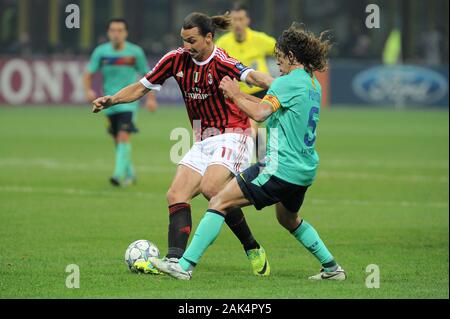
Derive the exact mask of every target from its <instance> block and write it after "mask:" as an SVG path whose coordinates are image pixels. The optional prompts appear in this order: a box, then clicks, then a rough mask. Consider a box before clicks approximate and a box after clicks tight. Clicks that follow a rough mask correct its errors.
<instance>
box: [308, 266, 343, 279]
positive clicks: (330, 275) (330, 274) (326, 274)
mask: <svg viewBox="0 0 450 319" xmlns="http://www.w3.org/2000/svg"><path fill="white" fill-rule="evenodd" d="M309 279H311V280H338V281H342V280H345V279H347V274H346V273H345V270H344V269H342V267H341V266H338V268H337V269H336V270H335V271H324V269H323V268H322V269H320V273H318V274H317V275H314V276H311V277H309Z"/></svg>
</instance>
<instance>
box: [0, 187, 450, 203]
mask: <svg viewBox="0 0 450 319" xmlns="http://www.w3.org/2000/svg"><path fill="white" fill-rule="evenodd" d="M0 192H4V193H8V192H11V193H45V194H55V195H56V194H63V195H75V196H111V197H118V196H121V197H131V196H134V197H151V198H164V197H165V193H163V192H160V193H154V192H150V191H149V192H134V191H130V192H120V191H119V190H118V191H117V192H110V191H99V190H86V189H76V188H54V187H30V186H24V187H23V186H0ZM309 200H310V201H311V203H312V204H313V205H331V204H332V205H336V206H400V207H431V208H447V207H448V206H449V203H448V202H430V203H426V202H414V201H370V200H353V199H336V200H335V199H324V198H311V199H309Z"/></svg>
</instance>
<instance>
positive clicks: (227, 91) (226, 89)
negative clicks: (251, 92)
mask: <svg viewBox="0 0 450 319" xmlns="http://www.w3.org/2000/svg"><path fill="white" fill-rule="evenodd" d="M219 88H220V89H221V90H222V91H223V93H224V95H225V96H226V97H227V98H229V99H231V100H232V101H233V102H234V103H235V104H236V105H237V106H238V107H239V108H240V109H241V110H242V111H243V112H244V113H246V114H247V115H248V116H249V117H250V118H251V119H253V120H255V121H256V122H264V121H265V120H266V119H267V118H268V117H269V116H270V115H271V114H272V112H273V111H272V107H271V106H270V105H269V104H267V103H264V102H263V100H260V99H257V100H255V98H254V97H253V98H249V97H248V95H247V94H245V93H242V92H241V91H240V89H239V83H238V81H237V80H236V79H234V80H232V79H231V78H230V77H228V76H226V77H224V78H223V79H222V81H221V82H220V86H219Z"/></svg>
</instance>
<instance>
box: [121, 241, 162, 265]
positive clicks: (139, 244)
mask: <svg viewBox="0 0 450 319" xmlns="http://www.w3.org/2000/svg"><path fill="white" fill-rule="evenodd" d="M150 257H157V258H159V249H158V247H156V245H155V244H153V243H152V242H151V241H148V240H145V239H139V240H136V241H134V242H132V243H131V244H130V246H128V248H127V250H126V251H125V262H126V264H127V266H128V269H130V270H131V271H133V272H135V271H136V270H135V268H134V267H133V265H134V263H135V262H136V261H147V260H148V259H149V258H150Z"/></svg>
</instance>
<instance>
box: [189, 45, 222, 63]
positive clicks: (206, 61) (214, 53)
mask: <svg viewBox="0 0 450 319" xmlns="http://www.w3.org/2000/svg"><path fill="white" fill-rule="evenodd" d="M216 51H217V46H214V50H213V52H212V53H211V55H210V56H209V57H208V58H207V59H206V60H205V61H202V62H199V61H197V60H196V59H194V58H192V61H194V63H195V64H197V65H200V66H201V65H205V64H208V63H209V61H211V60H212V58H213V57H214V56H215V55H216Z"/></svg>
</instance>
